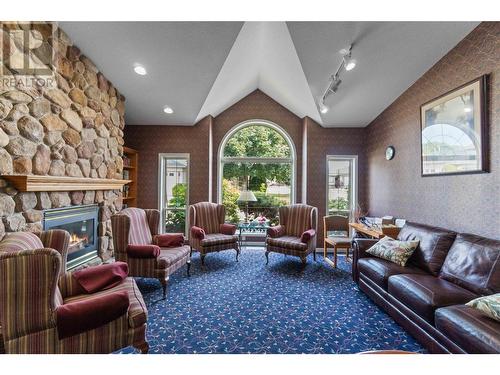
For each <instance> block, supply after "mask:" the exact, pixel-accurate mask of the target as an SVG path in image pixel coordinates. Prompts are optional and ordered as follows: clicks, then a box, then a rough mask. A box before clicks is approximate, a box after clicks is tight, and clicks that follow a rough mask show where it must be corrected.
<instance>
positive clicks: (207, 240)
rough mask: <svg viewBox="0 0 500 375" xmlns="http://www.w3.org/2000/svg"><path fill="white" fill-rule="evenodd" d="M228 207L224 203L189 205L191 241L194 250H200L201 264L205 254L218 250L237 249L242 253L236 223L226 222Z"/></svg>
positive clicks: (203, 262) (237, 254) (237, 252)
mask: <svg viewBox="0 0 500 375" xmlns="http://www.w3.org/2000/svg"><path fill="white" fill-rule="evenodd" d="M225 216H226V209H225V207H224V206H223V205H222V204H216V203H210V202H199V203H196V204H193V205H191V206H189V243H190V245H191V252H192V251H199V252H200V255H201V265H202V267H203V266H204V265H205V256H206V255H207V254H208V253H213V252H216V251H222V250H230V249H233V250H235V251H236V261H238V256H239V254H240V249H239V247H238V236H237V235H236V234H235V233H236V225H232V224H225V223H224V221H225Z"/></svg>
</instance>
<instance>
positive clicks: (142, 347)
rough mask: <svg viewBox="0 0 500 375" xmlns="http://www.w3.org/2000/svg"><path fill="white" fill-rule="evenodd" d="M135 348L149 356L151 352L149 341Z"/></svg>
mask: <svg viewBox="0 0 500 375" xmlns="http://www.w3.org/2000/svg"><path fill="white" fill-rule="evenodd" d="M134 347H135V348H136V349H138V350H140V351H141V354H148V352H149V344H148V342H147V341H144V342H143V343H141V344H139V345H134Z"/></svg>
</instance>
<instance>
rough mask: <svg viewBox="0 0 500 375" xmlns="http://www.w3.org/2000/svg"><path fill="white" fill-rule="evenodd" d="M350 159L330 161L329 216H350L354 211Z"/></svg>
mask: <svg viewBox="0 0 500 375" xmlns="http://www.w3.org/2000/svg"><path fill="white" fill-rule="evenodd" d="M352 167H353V162H352V160H349V159H329V160H328V214H330V215H332V214H347V215H348V214H349V212H350V211H351V210H352V209H353V202H352V178H353V176H352V170H353V168H352Z"/></svg>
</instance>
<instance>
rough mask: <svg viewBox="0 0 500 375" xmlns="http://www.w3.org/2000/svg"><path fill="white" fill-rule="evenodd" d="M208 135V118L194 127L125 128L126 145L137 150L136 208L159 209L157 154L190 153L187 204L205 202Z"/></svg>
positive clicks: (137, 126)
mask: <svg viewBox="0 0 500 375" xmlns="http://www.w3.org/2000/svg"><path fill="white" fill-rule="evenodd" d="M208 132H209V118H206V119H203V120H202V121H200V122H199V123H198V124H196V125H195V126H162V125H154V126H150V125H148V126H145V125H134V126H130V125H127V126H126V127H125V144H126V145H127V146H129V147H131V148H133V149H136V150H138V151H139V181H140V182H139V196H138V201H137V205H138V206H139V207H142V208H158V154H159V153H189V154H190V170H189V173H190V180H191V186H190V190H189V201H190V202H192V203H194V202H199V201H206V200H207V199H208V184H207V181H208V157H207V155H208Z"/></svg>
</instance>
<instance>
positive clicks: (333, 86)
mask: <svg viewBox="0 0 500 375" xmlns="http://www.w3.org/2000/svg"><path fill="white" fill-rule="evenodd" d="M351 50H352V45H350V46H349V47H348V48H344V49H341V50H340V51H339V53H340V54H341V55H342V61H341V62H340V65H339V67H338V68H337V71H336V72H335V74H333V75H332V76H330V81H329V82H328V86H327V88H326V89H325V91H324V93H323V95H322V96H321V98H319V100H318V108H319V111H320V112H321V113H322V114H325V113H327V112H328V107H327V106H326V104H325V100H326V98H328V96H329V95H330V94H334V93H336V92H337V90H338V88H339V86H340V84H341V83H342V80H341V79H340V74H341V73H342V70H343V69H345V70H346V71H348V72H349V71H351V70H353V69H354V68H355V67H356V60H355V59H353V58H352V57H351Z"/></svg>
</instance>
